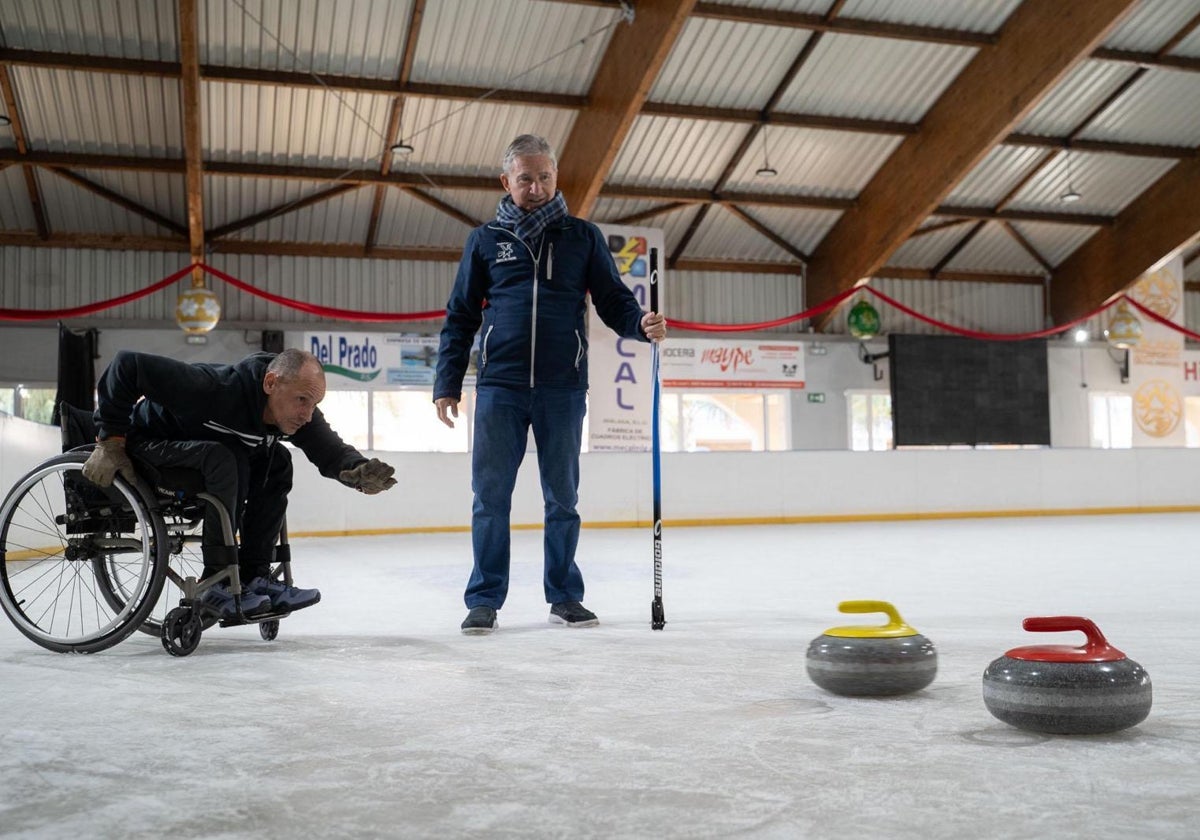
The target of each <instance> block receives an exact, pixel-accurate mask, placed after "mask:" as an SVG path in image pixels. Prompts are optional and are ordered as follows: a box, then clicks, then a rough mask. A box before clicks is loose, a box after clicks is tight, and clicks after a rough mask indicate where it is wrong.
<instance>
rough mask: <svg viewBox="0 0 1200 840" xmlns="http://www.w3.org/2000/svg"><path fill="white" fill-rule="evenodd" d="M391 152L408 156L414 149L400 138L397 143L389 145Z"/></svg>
mask: <svg viewBox="0 0 1200 840" xmlns="http://www.w3.org/2000/svg"><path fill="white" fill-rule="evenodd" d="M391 151H392V154H394V155H403V156H408V155H411V154H412V153H413V152H415V151H416V149H414V148H413V147H412V145H411V144H410V143H405V142H404V141H403V140H401V141H400V142H399V143H393V144H392V146H391Z"/></svg>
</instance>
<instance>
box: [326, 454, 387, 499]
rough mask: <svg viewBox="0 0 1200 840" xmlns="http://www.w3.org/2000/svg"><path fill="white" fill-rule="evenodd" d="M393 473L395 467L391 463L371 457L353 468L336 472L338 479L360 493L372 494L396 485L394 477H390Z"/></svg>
mask: <svg viewBox="0 0 1200 840" xmlns="http://www.w3.org/2000/svg"><path fill="white" fill-rule="evenodd" d="M395 473H396V468H395V467H393V466H392V465H391V464H385V463H383V461H380V460H379V459H378V458H372V459H371V460H370V461H363V462H362V463H361V464H359V465H358V466H357V467H354V468H353V469H349V470H342V471H341V472H340V473H338V480H339V481H341V482H342V484H345V485H347V486H349V487H353V488H354V489H355V490H357V491H359V492H360V493H366V494H367V495H368V496H374V495H375V494H376V493H382V492H383V491H384V490H390V489H391V488H393V487H395V486H396V479H394V478H392V476H393V475H394V474H395Z"/></svg>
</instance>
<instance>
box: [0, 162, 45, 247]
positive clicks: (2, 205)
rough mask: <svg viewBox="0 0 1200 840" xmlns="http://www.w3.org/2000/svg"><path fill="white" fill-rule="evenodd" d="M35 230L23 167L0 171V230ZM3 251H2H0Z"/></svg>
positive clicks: (11, 167)
mask: <svg viewBox="0 0 1200 840" xmlns="http://www.w3.org/2000/svg"><path fill="white" fill-rule="evenodd" d="M36 229H37V222H36V221H35V220H34V218H33V205H32V204H30V203H29V190H28V189H27V188H26V186H25V172H24V167H21V166H10V167H8V168H6V169H4V170H0V230H7V231H12V232H19V231H32V230H36ZM0 250H3V249H0Z"/></svg>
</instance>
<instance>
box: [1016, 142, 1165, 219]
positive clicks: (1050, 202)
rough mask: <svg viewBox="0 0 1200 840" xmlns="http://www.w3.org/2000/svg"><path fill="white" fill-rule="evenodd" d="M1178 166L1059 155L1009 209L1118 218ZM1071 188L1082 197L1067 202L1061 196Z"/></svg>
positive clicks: (1146, 160)
mask: <svg viewBox="0 0 1200 840" xmlns="http://www.w3.org/2000/svg"><path fill="white" fill-rule="evenodd" d="M1175 163H1176V161H1174V160H1168V159H1163V158H1135V157H1127V156H1125V155H1113V154H1089V153H1087V152H1075V151H1072V152H1068V153H1060V154H1058V155H1057V156H1055V158H1054V160H1052V161H1051V162H1050V163H1048V164H1047V165H1046V166H1045V167H1044V168H1042V169H1041V170H1040V171H1039V172H1038V173H1037V174H1036V175H1034V176H1033V178H1031V179H1030V180H1029V182H1028V183H1027V184H1025V186H1024V187H1022V188H1021V191H1020V192H1018V193H1017V194H1016V196H1015V197H1014V199H1013V201H1012V203H1011V204H1010V205H1009V207H1010V208H1011V209H1013V210H1051V209H1052V210H1056V211H1060V212H1066V213H1096V214H1100V215H1108V216H1115V215H1116V214H1117V213H1119V212H1120V211H1121V210H1122V209H1124V208H1125V206H1126V205H1127V204H1129V203H1130V202H1131V201H1133V200H1134V199H1135V198H1137V197H1138V196H1139V195H1141V193H1142V192H1143V191H1144V190H1145V189H1146V188H1147V187H1149V186H1150V185H1151V184H1153V183H1154V182H1155V181H1157V180H1158V179H1159V178H1161V177H1162V176H1163V175H1164V174H1166V172H1167V170H1169V169H1170V168H1171V167H1173V166H1174V165H1175ZM1072 188H1073V189H1074V190H1075V191H1076V192H1077V193H1079V195H1080V196H1081V198H1080V199H1079V200H1078V201H1075V202H1072V203H1066V202H1064V201H1063V200H1062V196H1063V195H1064V194H1065V193H1067V192H1069V191H1070V190H1071V189H1072Z"/></svg>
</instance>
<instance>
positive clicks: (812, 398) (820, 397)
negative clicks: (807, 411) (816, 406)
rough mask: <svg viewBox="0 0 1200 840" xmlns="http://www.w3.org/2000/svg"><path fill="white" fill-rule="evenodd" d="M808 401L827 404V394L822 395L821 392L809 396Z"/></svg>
mask: <svg viewBox="0 0 1200 840" xmlns="http://www.w3.org/2000/svg"><path fill="white" fill-rule="evenodd" d="M808 401H809V402H812V403H823V402H825V394H823V393H821V392H820V391H818V392H817V393H815V394H809V395H808Z"/></svg>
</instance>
